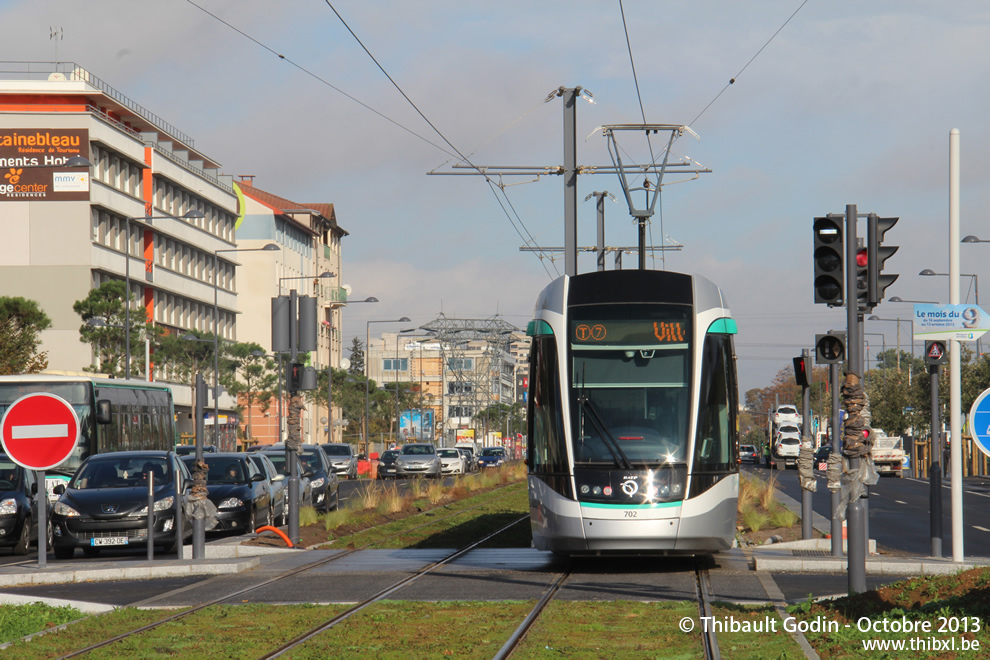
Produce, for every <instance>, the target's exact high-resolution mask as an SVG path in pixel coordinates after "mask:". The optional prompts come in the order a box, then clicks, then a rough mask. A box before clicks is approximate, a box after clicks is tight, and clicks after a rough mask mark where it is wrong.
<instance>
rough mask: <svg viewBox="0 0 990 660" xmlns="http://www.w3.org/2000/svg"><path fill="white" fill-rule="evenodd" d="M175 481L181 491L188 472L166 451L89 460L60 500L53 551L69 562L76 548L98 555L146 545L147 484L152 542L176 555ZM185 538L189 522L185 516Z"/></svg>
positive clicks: (98, 456)
mask: <svg viewBox="0 0 990 660" xmlns="http://www.w3.org/2000/svg"><path fill="white" fill-rule="evenodd" d="M176 475H178V477H179V483H180V484H181V485H182V487H183V488H185V487H186V485H187V484H188V482H189V480H190V476H189V470H187V469H186V466H185V465H183V464H182V461H181V460H179V457H178V456H176V455H175V454H174V453H172V452H165V451H120V452H111V453H107V454H96V455H93V456H90V457H89V458H87V459H86V460H85V461H83V463H82V465H80V466H79V469H78V470H76V473H75V475H73V477H72V479H71V480H70V481H69V483H68V485H67V486H62V485H61V484H60V485H58V486H56V487H55V494H56V495H59V498H58V502H56V503H55V507H54V509H53V511H52V549H53V550H54V552H55V557H56V558H57V559H70V558H71V557H72V554H73V551H74V550H75V549H76V548H82V549H83V552H84V553H86V554H87V555H96V554H98V553H99V551H100V549H101V548H105V547H118V548H119V547H128V546H138V547H144V546H145V545H146V544H147V542H148V480H149V478H153V487H154V502H155V503H154V510H153V511H152V515H153V516H154V537H153V539H152V540H153V542H154V544H155V545H157V546H162V547H164V548H165V551H166V552H169V553H171V552H175V551H176V549H177V545H178V543H177V542H178V539H177V538H176V533H175V512H176V497H175V495H176V492H175V485H176ZM182 529H183V536H184V539H183V541H185V539H188V538H190V537H191V536H192V522H191V521H190V520H189V519H188V517H186V516H185V514H183V528H182Z"/></svg>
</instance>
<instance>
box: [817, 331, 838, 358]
mask: <svg viewBox="0 0 990 660" xmlns="http://www.w3.org/2000/svg"><path fill="white" fill-rule="evenodd" d="M845 359H846V333H844V332H830V333H828V334H827V335H815V361H816V362H817V363H818V364H839V363H840V362H842V361H843V360H845Z"/></svg>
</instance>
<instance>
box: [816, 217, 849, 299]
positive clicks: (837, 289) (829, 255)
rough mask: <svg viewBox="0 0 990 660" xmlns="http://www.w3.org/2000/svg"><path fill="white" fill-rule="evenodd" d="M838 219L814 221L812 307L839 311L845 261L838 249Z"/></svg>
mask: <svg viewBox="0 0 990 660" xmlns="http://www.w3.org/2000/svg"><path fill="white" fill-rule="evenodd" d="M842 222H843V217H842V216H841V215H828V216H825V217H822V218H815V224H814V230H815V244H814V249H815V251H814V260H815V304H819V303H822V304H826V305H828V306H829V307H841V306H842V301H843V289H844V287H843V283H844V281H845V279H844V277H843V271H844V270H845V261H846V260H845V259H844V258H843V257H844V253H843V247H842Z"/></svg>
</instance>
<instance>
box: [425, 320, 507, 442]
mask: <svg viewBox="0 0 990 660" xmlns="http://www.w3.org/2000/svg"><path fill="white" fill-rule="evenodd" d="M419 329H420V330H424V331H426V332H428V333H430V334H432V335H433V336H434V337H436V339H437V343H438V344H439V346H440V358H441V361H442V364H443V371H444V373H443V389H442V390H441V410H442V411H443V420H442V425H441V437H442V438H444V439H446V435H447V431H448V430H451V429H453V428H455V426H456V424H457V423H455V422H454V421H453V418H461V419H463V418H475V419H474V423H475V424H478V423H480V424H484V428H485V430H486V431H487V429H488V428H490V427H492V426H494V428H501V422H502V420H501V419H486V418H477V417H476V416H477V415H479V413H482V412H484V411H488V410H491V409H492V408H494V407H495V406H496V404H499V403H503V404H505V405H508V406H511V405H512V403H513V400H512V394H511V392H512V389H511V388H512V384H513V375H514V374H513V365H512V363H511V361H510V360H509V359H508V357H509V351H508V346H509V344H510V343H511V341H512V333H514V332H519V328H517V327H515V326H514V325H512V324H511V323H508V322H507V321H505V320H504V319H502V318H501V317H500V316H499V315H498V314H496V315H495V316H492V317H489V318H487V319H452V318H447V317H446V316H445V315H444V314H443V313H441V314H440V316H438V317H437V318H436V319H435V320H433V321H430V322H429V323H426V324H424V325H421V326H420V328H419ZM506 388H509V389H508V396H506ZM449 411H454V412H457V413H459V414H458V415H452V414H448V413H449ZM465 412H469V413H470V414H468V415H465V414H463V413H465ZM483 439H484V436H483V435H482V437H481V438H479V439H478V440H479V441H483Z"/></svg>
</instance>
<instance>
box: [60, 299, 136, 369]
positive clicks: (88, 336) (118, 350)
mask: <svg viewBox="0 0 990 660" xmlns="http://www.w3.org/2000/svg"><path fill="white" fill-rule="evenodd" d="M124 289H125V287H124V283H123V282H121V281H120V280H109V281H107V282H104V283H103V284H101V285H100V286H98V287H96V288H95V289H90V292H89V294H88V295H87V296H86V297H85V298H83V299H82V300H77V301H76V302H74V303H73V304H72V309H73V311H75V312H76V314H79V316H80V317H82V320H83V324H82V325H81V326H80V327H79V335H80V337H79V341H81V342H83V343H84V344H90V345H91V346H92V347H93V352H94V354H95V355H96V366H89V367H86V368H85V370H86V371H95V372H97V373H104V374H109V375H111V376H117V377H123V376H124V362H125V361H126V360H125V356H126V350H125V347H126V341H125V336H124V326H125V321H126V320H127V317H126V315H125V308H124V302H123V301H124V295H125V291H124ZM130 316H131V318H130V322H131V327H130V333H131V337H130V343H131V346H136V345H139V344H140V343H141V342H142V341H143V337H142V335H145V334H147V335H148V336H154V330H153V329H152V327H153V326H152V325H151V324H148V323H146V322H145V321H144V318H145V317H144V312H135V313H134V314H131V315H130ZM90 319H99V320H100V321H102V322H103V326H102V327H94V326H91V325H89V324H88V323H87V321H89V320H90ZM135 368H137V369H138V373H140V371H141V370H143V369H144V351H139V355H136V356H132V359H131V372H132V373H133V372H134V370H135Z"/></svg>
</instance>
